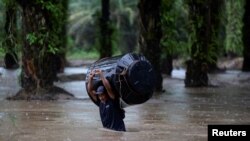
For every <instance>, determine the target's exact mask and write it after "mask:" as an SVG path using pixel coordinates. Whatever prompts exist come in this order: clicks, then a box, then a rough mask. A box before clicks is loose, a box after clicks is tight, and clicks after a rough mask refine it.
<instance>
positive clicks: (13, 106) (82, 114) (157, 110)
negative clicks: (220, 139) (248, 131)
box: [0, 68, 250, 141]
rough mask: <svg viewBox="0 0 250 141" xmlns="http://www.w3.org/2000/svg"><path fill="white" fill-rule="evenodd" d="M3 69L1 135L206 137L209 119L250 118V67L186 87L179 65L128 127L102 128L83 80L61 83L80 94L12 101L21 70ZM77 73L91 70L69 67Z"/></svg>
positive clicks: (140, 139) (38, 139) (75, 140)
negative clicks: (71, 97)
mask: <svg viewBox="0 0 250 141" xmlns="http://www.w3.org/2000/svg"><path fill="white" fill-rule="evenodd" d="M0 73H1V75H0V141H27V140H28V141H92V140H94V141H99V140H102V141H106V140H108V141H118V140H120V141H152V140H153V141H166V140H167V141H206V140H207V125H209V124H248V125H249V124H250V94H249V91H250V74H249V73H242V72H239V71H228V72H226V73H223V74H216V75H210V76H209V77H210V80H211V82H210V83H211V84H213V85H214V86H215V87H209V88H196V89H195V88H185V87H184V82H183V79H184V76H185V71H184V70H174V72H173V76H172V78H167V77H165V78H164V82H163V85H164V89H165V92H164V93H162V94H155V95H154V96H153V97H152V98H151V99H150V100H149V101H147V102H145V103H143V104H140V105H134V106H130V107H127V108H125V110H126V118H125V120H124V122H125V124H126V128H127V130H128V131H127V132H113V131H108V130H105V129H103V128H102V125H101V121H100V117H99V112H98V107H97V106H96V105H95V104H93V103H92V101H91V100H90V99H89V98H88V96H87V93H86V90H85V82H84V81H83V80H82V81H73V82H65V83H60V82H57V83H56V85H58V86H60V87H63V88H64V89H66V90H68V91H70V92H72V93H73V94H74V95H75V97H77V98H79V100H59V101H8V100H5V98H6V97H7V96H10V95H13V94H15V92H17V91H18V90H19V89H20V87H19V86H18V73H19V71H18V70H14V71H6V70H5V69H3V68H0ZM72 73H86V71H85V70H82V69H80V68H68V69H66V72H65V74H67V75H70V74H72Z"/></svg>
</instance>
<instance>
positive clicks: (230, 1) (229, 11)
mask: <svg viewBox="0 0 250 141" xmlns="http://www.w3.org/2000/svg"><path fill="white" fill-rule="evenodd" d="M243 13H244V0H238V1H235V0H227V1H226V17H227V18H226V21H227V23H226V40H225V51H226V52H233V53H236V54H239V55H242V51H243V42H242V26H243V23H242V18H243Z"/></svg>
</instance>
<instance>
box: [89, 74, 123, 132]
mask: <svg viewBox="0 0 250 141" xmlns="http://www.w3.org/2000/svg"><path fill="white" fill-rule="evenodd" d="M94 75H99V76H100V79H101V81H102V85H100V86H98V88H97V90H94V88H93V82H92V81H93V77H94ZM87 89H88V92H89V95H90V96H91V97H92V99H93V100H94V101H95V102H96V103H97V105H98V106H99V112H100V117H101V120H102V125H103V127H105V128H108V129H112V130H116V131H126V129H125V124H124V121H123V118H124V117H125V115H124V110H123V109H121V108H120V105H119V99H118V98H117V96H116V95H115V94H114V92H113V90H112V87H111V85H110V83H109V81H108V80H107V79H106V78H105V77H104V74H103V72H102V71H101V70H94V71H91V73H90V75H89V82H88V86H87Z"/></svg>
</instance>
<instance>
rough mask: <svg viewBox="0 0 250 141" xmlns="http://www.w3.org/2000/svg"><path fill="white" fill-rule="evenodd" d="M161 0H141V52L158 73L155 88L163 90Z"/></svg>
mask: <svg viewBox="0 0 250 141" xmlns="http://www.w3.org/2000/svg"><path fill="white" fill-rule="evenodd" d="M160 5H161V0H154V1H151V0H140V2H139V5H138V7H139V16H140V35H139V44H140V52H141V53H142V54H143V55H144V56H145V57H146V58H147V59H148V60H149V61H150V62H151V63H152V65H153V68H154V70H155V73H156V83H155V90H156V91H162V75H161V71H160V56H161V48H160V40H161V37H162V30H161V20H160Z"/></svg>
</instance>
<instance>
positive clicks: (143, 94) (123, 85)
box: [86, 53, 155, 107]
mask: <svg viewBox="0 0 250 141" xmlns="http://www.w3.org/2000/svg"><path fill="white" fill-rule="evenodd" d="M94 69H101V70H102V71H104V74H105V77H106V78H107V79H108V80H109V82H110V84H111V86H112V88H113V89H114V91H116V94H117V96H118V97H120V101H121V104H122V106H123V107H127V106H130V105H135V104H141V103H144V102H146V101H147V100H149V99H150V98H151V97H152V95H153V91H154V81H155V74H154V70H153V67H152V65H151V63H150V62H149V61H148V60H147V59H146V58H145V57H144V56H143V55H140V54H135V53H128V54H125V55H123V56H116V57H110V58H104V59H101V60H98V61H96V62H95V63H93V64H92V65H91V66H90V67H89V69H88V71H87V75H86V87H87V83H88V77H89V74H90V72H91V70H94ZM100 84H101V80H100V78H99V77H98V76H94V88H97V87H98V85H100ZM88 94H89V92H88ZM92 100H93V99H92Z"/></svg>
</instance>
